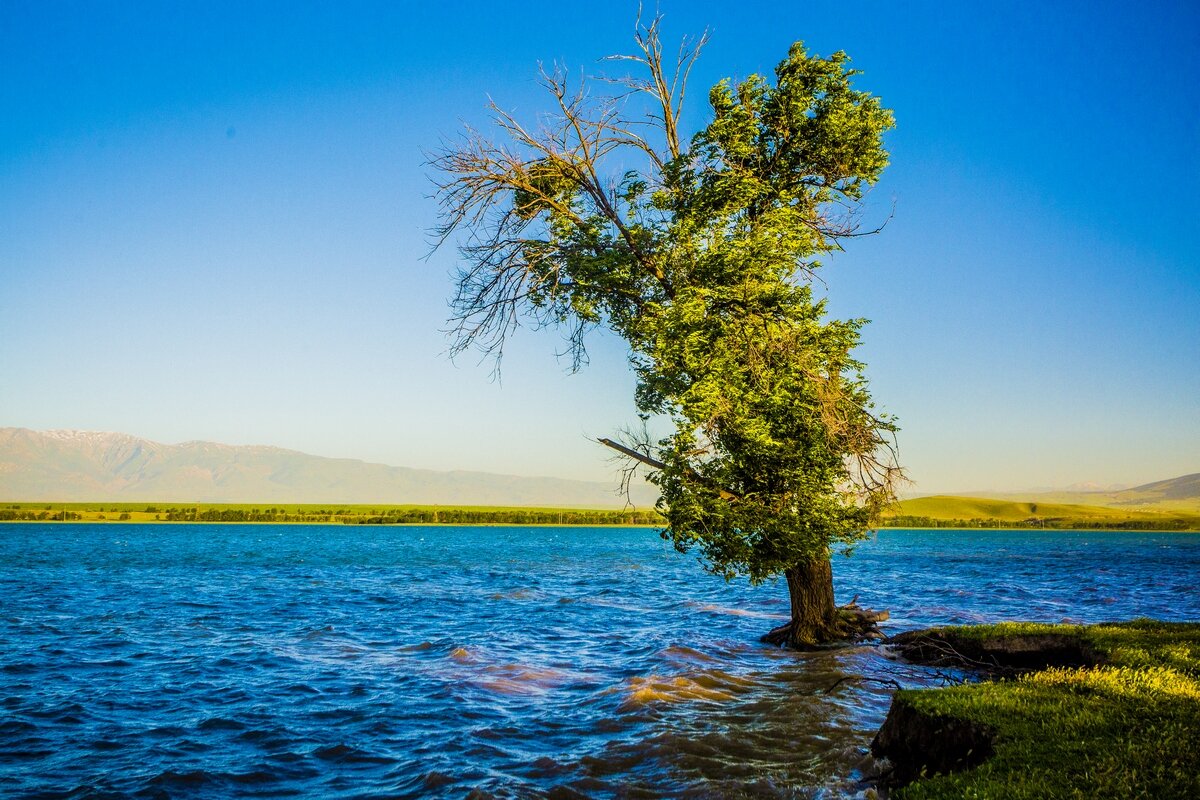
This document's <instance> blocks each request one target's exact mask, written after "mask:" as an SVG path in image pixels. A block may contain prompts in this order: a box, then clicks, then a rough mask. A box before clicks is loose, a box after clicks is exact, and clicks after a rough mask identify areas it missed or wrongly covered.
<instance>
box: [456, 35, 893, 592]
mask: <svg viewBox="0 0 1200 800" xmlns="http://www.w3.org/2000/svg"><path fill="white" fill-rule="evenodd" d="M656 30H657V21H655V23H654V24H652V25H651V26H649V27H648V28H647V29H646V30H645V33H646V38H639V39H638V42H639V45H640V46H641V47H642V49H643V53H644V54H645V57H644V58H643V57H641V56H638V57H631V60H634V61H638V62H640V63H642V64H643V65H644V66H646V67H647V69H648V70H649V72H650V78H649V79H647V80H645V81H641V80H640V79H632V78H631V79H627V81H626V83H627V85H628V86H630V87H631V88H632V89H633V90H634V91H633V92H632V95H635V96H644V95H649V96H650V97H651V100H650V104H651V108H650V109H649V110H648V111H646V113H645V115H644V116H642V117H638V118H633V117H630V116H628V114H629V111H628V108H627V107H626V106H624V105H621V103H620V102H617V101H615V100H609V99H600V100H596V101H595V102H594V104H592V105H589V102H588V100H587V99H586V98H587V94H586V93H585V92H583V91H582V89H581V90H580V91H579V92H578V94H574V93H573V91H572V90H569V89H568V88H567V86H566V81H565V79H564V78H562V77H561V76H558V75H554V76H546V84H547V88H548V89H549V90H550V92H551V93H552V95H553V96H554V97H555V98H556V99H557V100H558V102H559V104H560V111H561V115H562V123H561V125H560V126H559V127H554V126H553V125H551V127H550V128H549V129H548V131H547V132H546V133H545V134H544V135H537V134H531V133H529V132H528V129H527V128H525V127H523V126H521V125H520V124H518V123H516V122H515V120H513V119H512V117H511V116H509V115H507V114H506V113H505V112H501V111H499V110H496V115H497V118H496V122H497V125H498V127H499V128H500V130H501V131H502V132H504V133H505V134H507V135H508V137H509V138H510V139H511V140H512V142H513V144H514V145H515V146H516V148H517V149H516V150H513V149H510V148H509V147H507V146H498V145H494V144H492V143H491V142H490V141H488V140H484V139H482V138H479V137H476V138H469V139H468V141H467V142H466V143H465V144H463V145H462V146H461V147H456V148H451V149H449V150H447V151H446V152H444V153H443V154H442V155H441V156H440V157H439V158H437V159H436V160H435V164H436V165H437V166H439V167H440V168H441V169H442V171H443V173H444V174H445V175H446V176H447V177H446V180H445V181H444V182H443V183H441V184H439V186H438V188H439V195H440V198H441V202H442V209H443V215H444V220H445V225H444V226H443V228H442V229H441V231H440V233H441V234H442V235H443V236H448V235H449V234H450V233H451V232H453V231H454V230H455V229H456V228H459V227H464V228H467V229H468V233H469V236H468V243H467V244H465V245H464V246H463V247H462V248H461V251H462V254H463V256H464V261H465V263H466V265H467V266H466V267H464V270H463V272H462V274H461V275H460V280H459V286H458V295H457V297H456V298H455V308H456V309H457V311H458V316H457V322H458V323H459V329H458V332H459V342H458V345H457V347H458V349H461V348H463V347H465V346H467V345H469V344H472V343H475V344H480V345H481V346H483V348H484V349H485V350H495V349H497V348H498V347H499V346H500V343H502V341H503V336H504V334H505V333H506V332H507V331H508V330H510V329H511V326H512V325H513V324H515V323H514V320H515V319H516V318H517V316H518V315H519V314H522V313H524V314H527V315H529V316H531V317H532V318H533V319H534V320H535V321H536V322H537V323H539V324H562V325H565V326H567V327H568V328H569V330H570V343H571V351H572V353H573V354H574V357H575V360H574V362H573V363H574V364H575V365H579V364H580V363H582V361H583V360H584V359H585V353H584V350H583V335H584V333H585V332H586V331H587V330H588V329H589V328H591V327H594V326H597V325H602V326H605V327H607V328H608V329H610V330H611V331H613V332H615V333H616V334H618V335H619V336H621V337H622V338H623V339H624V340H625V341H626V342H627V343H628V345H629V348H630V361H631V364H632V366H633V369H634V371H635V374H636V377H637V388H636V397H635V400H636V406H637V409H638V412H639V415H640V416H641V417H642V419H643V420H649V419H650V418H652V417H654V418H659V419H662V418H665V419H667V420H669V421H670V423H671V427H672V428H673V430H674V433H673V434H672V435H670V436H667V437H665V438H662V439H661V440H658V441H642V442H631V443H630V444H631V446H632V447H633V448H634V449H636V450H638V451H639V452H641V453H644V454H645V456H646V459H645V463H649V464H652V465H653V466H654V467H655V469H654V471H653V472H652V473H651V474H650V475H649V480H651V481H652V482H654V483H655V484H656V485H657V486H658V487H659V488H660V489H661V492H662V497H661V500H660V501H659V506H658V508H659V510H660V511H661V513H662V514H663V516H664V517H665V518H666V520H667V523H668V525H667V528H666V530H665V531H664V536H665V537H667V538H669V539H671V540H672V541H673V542H674V544H675V546H676V547H677V548H678V549H680V550H681V551H687V550H690V549H693V548H695V549H697V550H698V551H699V552H700V553H701V554H702V556H703V559H704V562H705V564H706V565H707V567H708V568H709V569H710V570H712V571H714V572H716V573H718V574H721V575H724V576H726V577H730V576H733V575H735V574H744V575H747V576H749V578H750V579H751V580H752V581H755V582H757V581H761V580H765V579H767V578H770V577H772V576H775V575H778V574H779V573H781V572H783V571H785V570H787V569H788V568H790V567H793V566H795V565H796V564H797V563H799V562H802V561H810V560H812V559H813V558H823V557H828V554H829V552H830V548H831V547H833V546H837V545H849V544H851V543H853V542H855V541H857V540H859V539H861V538H863V537H864V536H865V535H866V533H867V531H868V529H869V528H870V526H872V525H873V524H874V523H875V522H876V521H877V519H878V516H879V513H880V512H881V510H882V509H883V508H884V507H885V506H886V505H888V504H889V503H890V502H891V501H892V500H893V499H894V491H893V484H894V482H895V481H896V480H897V479H898V478H899V467H898V466H897V465H896V464H895V461H894V450H893V449H892V447H891V444H892V441H893V435H894V433H895V431H896V426H895V423H894V421H893V420H892V419H891V418H890V417H887V416H886V415H881V414H876V413H875V412H874V411H873V408H872V403H871V397H870V394H869V392H868V389H867V383H866V381H865V379H864V377H863V374H862V368H863V365H862V364H861V363H860V362H858V361H857V360H856V359H855V358H854V357H853V356H852V355H851V354H852V352H853V350H854V348H855V347H856V345H857V344H858V342H859V331H860V329H861V327H862V325H863V324H864V321H863V320H836V319H829V318H828V315H827V313H826V308H825V305H824V303H823V302H822V301H818V300H816V299H815V298H814V296H813V292H812V288H811V285H810V281H811V278H812V276H813V274H814V272H815V271H816V270H817V269H818V268H819V267H820V262H819V259H820V257H822V256H823V255H824V254H827V253H830V252H832V251H835V250H838V249H840V247H841V242H842V240H843V239H844V238H845V237H846V236H849V235H851V234H853V233H854V232H855V231H856V230H857V223H856V221H855V217H854V213H855V207H856V203H857V201H859V200H860V199H861V197H862V196H863V193H864V191H865V189H866V188H867V187H869V186H870V185H871V184H873V183H874V182H875V181H876V180H877V179H878V178H879V175H880V173H881V171H882V170H883V168H884V167H885V166H886V164H887V160H888V154H887V152H886V150H885V149H884V147H883V143H882V136H883V134H884V133H885V132H886V131H887V130H888V129H889V128H891V127H892V125H893V119H892V114H891V112H890V111H888V110H887V109H884V108H883V107H882V106H881V104H880V102H879V100H878V99H877V98H875V97H872V96H871V95H870V94H868V93H866V92H863V91H860V90H857V89H855V88H853V86H852V80H851V79H852V78H853V77H854V75H855V74H856V73H855V71H854V70H851V69H850V68H849V58H848V57H847V56H846V55H845V54H844V53H841V52H839V53H835V54H834V55H832V56H830V57H828V58H821V57H818V56H814V55H811V54H809V53H808V52H807V51H806V50H805V48H804V47H803V46H802V45H801V44H799V43H797V44H795V45H793V46H792V48H791V49H790V51H789V53H788V55H787V58H785V59H784V60H783V61H782V62H781V63H780V64H779V65H778V67H777V68H776V70H775V75H774V80H770V79H768V78H764V77H762V76H758V75H752V76H750V77H749V78H747V79H745V80H744V81H741V82H739V83H732V82H730V81H722V82H721V83H719V84H717V85H716V86H715V87H713V89H712V91H711V92H710V93H709V104H710V107H711V112H712V120H711V122H709V123H708V124H707V125H706V126H705V127H704V128H703V129H701V130H699V131H698V132H697V133H696V134H695V135H694V136H693V137H692V138H691V140H690V142H683V141H681V140H680V138H679V136H678V131H677V127H676V123H677V122H678V116H679V108H680V104H681V103H682V88H681V84H680V83H679V81H678V78H679V74H680V73H679V72H677V73H676V76H675V78H676V79H675V80H672V79H671V77H670V76H668V75H666V74H665V73H664V71H663V69H662V65H661V62H660V61H658V60H657V54H659V53H660V52H661V48H660V47H659V46H658V43H657V33H656ZM695 52H696V51H692V52H685V56H684V57H683V58H681V65H683V66H687V64H689V63H690V59H692V58H694V55H695ZM684 73H686V70H684ZM676 87H680V88H679V89H678V91H676ZM651 120H654V121H653V122H652V121H651ZM648 125H649V128H648V127H647V126H648ZM656 126H657V128H658V129H659V130H658V132H659V133H660V134H661V135H662V138H663V143H662V145H661V146H655V145H653V144H651V143H650V140H649V139H648V138H647V135H648V134H647V131H648V129H649V130H653V129H654V128H655V127H656ZM631 162H632V163H640V164H643V165H644V166H643V168H642V169H639V170H635V171H632V172H630V171H625V172H622V173H619V177H618V176H617V175H618V174H613V173H607V172H606V167H607V165H609V164H610V163H611V164H613V165H614V166H615V165H616V164H620V165H622V166H621V169H627V165H628V164H629V163H631Z"/></svg>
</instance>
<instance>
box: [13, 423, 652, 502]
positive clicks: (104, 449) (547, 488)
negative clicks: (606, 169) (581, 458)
mask: <svg viewBox="0 0 1200 800" xmlns="http://www.w3.org/2000/svg"><path fill="white" fill-rule="evenodd" d="M616 489H617V487H616V486H615V485H609V484H605V483H597V482H589V481H576V480H566V479H563V478H531V477H521V476H516V475H497V474H492V473H487V472H460V471H454V472H439V471H434V470H424V469H410V468H407V467H390V466H386V465H384V464H370V463H367V462H365V461H358V460H355V459H348V458H323V457H321V456H314V455H309V454H307V453H300V452H297V451H295V450H283V449H281V448H278V447H262V446H252V447H243V446H233V445H225V444H216V443H214V442H184V443H183V444H161V443H159V442H152V441H149V440H147V439H140V438H138V437H136V436H130V435H129V434H125V433H97V432H92V431H72V430H58V431H32V430H28V429H25V428H0V500H10V501H19V500H25V501H35V500H36V501H57V502H92V501H99V500H109V501H122V500H128V501H154V502H202V503H260V502H277V503H324V502H337V503H388V504H395V505H402V504H422V505H423V504H430V505H432V504H438V505H502V506H554V507H575V508H620V507H622V506H624V505H625V499H624V497H623V496H621V495H618V494H617V491H616ZM656 497H657V493H656V492H655V490H654V488H653V487H652V486H648V485H637V486H634V487H633V500H634V503H635V505H637V506H638V507H650V506H653V505H654V500H655V498H656Z"/></svg>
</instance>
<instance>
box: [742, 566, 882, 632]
mask: <svg viewBox="0 0 1200 800" xmlns="http://www.w3.org/2000/svg"><path fill="white" fill-rule="evenodd" d="M784 576H785V577H786V578H787V586H788V596H789V597H790V598H791V601H792V618H791V620H790V621H789V622H788V623H787V624H785V625H780V626H779V627H778V628H775V629H774V630H772V631H771V632H770V633H768V634H767V635H765V636H763V637H762V638H763V641H764V642H769V643H771V644H775V645H785V646H787V647H795V648H798V649H801V650H805V649H811V648H815V647H820V646H822V645H826V644H831V643H833V642H839V641H847V640H861V639H869V638H880V637H882V634H881V633H880V632H879V629H878V627H877V625H876V623H878V622H881V621H883V620H885V619H887V618H888V613H887V612H886V611H868V610H866V609H860V608H859V607H858V605H857V603H855V602H851V603H850V604H849V605H847V606H844V607H842V608H838V607H837V606H835V605H834V602H833V565H832V564H831V563H830V561H829V558H828V557H825V558H814V559H811V560H807V561H802V562H800V563H798V564H796V566H794V567H792V568H791V569H788V570H787V571H785V572H784ZM855 599H857V598H855Z"/></svg>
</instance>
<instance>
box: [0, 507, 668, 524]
mask: <svg viewBox="0 0 1200 800" xmlns="http://www.w3.org/2000/svg"><path fill="white" fill-rule="evenodd" d="M28 520H34V521H48V522H53V521H63V520H66V521H72V522H75V521H78V522H98V523H105V522H277V523H282V522H288V523H307V524H321V523H331V524H418V525H431V524H434V525H436V524H447V525H504V524H510V525H658V524H661V522H662V518H661V517H659V516H658V514H657V513H655V512H654V510H653V509H637V510H614V509H586V508H538V507H526V506H439V505H391V504H383V503H373V504H344V503H341V504H339V503H301V504H297V503H146V502H139V503H112V502H99V503H0V521H18V522H19V521H28Z"/></svg>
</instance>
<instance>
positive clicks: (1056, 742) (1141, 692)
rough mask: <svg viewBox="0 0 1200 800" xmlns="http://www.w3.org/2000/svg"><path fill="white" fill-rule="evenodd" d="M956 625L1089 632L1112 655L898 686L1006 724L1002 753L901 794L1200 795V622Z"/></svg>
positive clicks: (941, 711) (984, 633) (945, 707)
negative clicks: (1013, 673)
mask: <svg viewBox="0 0 1200 800" xmlns="http://www.w3.org/2000/svg"><path fill="white" fill-rule="evenodd" d="M953 630H954V632H955V633H956V635H959V636H971V637H977V638H982V639H994V638H1003V637H1005V636H1027V635H1039V634H1067V635H1069V636H1075V637H1078V638H1080V639H1083V640H1084V641H1086V642H1087V643H1088V644H1089V645H1090V646H1091V647H1092V649H1093V650H1095V651H1096V652H1097V653H1099V654H1101V655H1102V656H1103V658H1104V661H1105V662H1106V663H1105V664H1104V665H1103V666H1099V667H1089V668H1080V669H1074V668H1072V669H1063V668H1050V669H1047V670H1042V671H1039V672H1035V673H1032V674H1029V675H1025V676H1023V677H1021V678H1020V679H1018V680H1010V681H997V682H989V683H979V684H967V685H963V686H956V687H950V688H946V689H938V690H933V691H928V690H926V691H905V692H899V693H897V698H898V699H901V700H902V701H903V702H906V703H910V704H911V705H913V706H914V707H916V708H917V709H918V710H919V711H923V712H925V713H928V714H935V715H945V716H952V717H957V718H961V719H969V720H972V721H975V722H979V723H983V724H985V725H990V726H992V727H993V728H994V729H995V730H996V731H997V735H996V740H995V747H996V753H995V755H994V756H993V757H992V758H990V759H988V760H987V761H985V762H984V763H983V764H981V765H980V766H978V767H976V768H974V769H972V770H970V771H967V772H962V773H956V774H952V775H940V776H933V777H928V778H924V779H922V780H919V781H917V782H916V783H914V784H912V785H910V786H908V787H905V788H903V789H901V790H898V791H896V792H895V793H894V796H895V797H897V798H898V799H899V800H915V799H917V798H920V799H921V800H926V799H932V798H960V797H977V798H1005V800H1007V798H1046V797H1111V798H1124V797H1194V796H1196V794H1197V792H1198V791H1200V751H1198V750H1197V749H1196V746H1195V745H1196V735H1197V732H1198V730H1200V624H1195V623H1163V622H1157V621H1153V620H1136V621H1134V622H1129V623H1115V624H1103V625H1088V626H1076V625H1046V624H1033V623H1007V624H1001V625H980V626H968V627H962V628H954V629H953Z"/></svg>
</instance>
